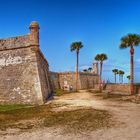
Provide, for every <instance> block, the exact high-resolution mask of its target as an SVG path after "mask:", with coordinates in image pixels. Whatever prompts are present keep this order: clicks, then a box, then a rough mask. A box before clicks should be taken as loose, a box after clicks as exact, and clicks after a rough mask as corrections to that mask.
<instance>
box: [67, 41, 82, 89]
mask: <svg viewBox="0 0 140 140" xmlns="http://www.w3.org/2000/svg"><path fill="white" fill-rule="evenodd" d="M81 48H83V44H82V42H73V43H72V44H71V46H70V50H71V52H73V51H76V91H77V83H78V73H79V71H78V66H79V51H80V49H81Z"/></svg>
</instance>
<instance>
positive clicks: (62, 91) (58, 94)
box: [54, 89, 78, 96]
mask: <svg viewBox="0 0 140 140" xmlns="http://www.w3.org/2000/svg"><path fill="white" fill-rule="evenodd" d="M75 92H78V91H66V90H62V89H56V90H55V91H54V93H55V94H54V95H55V96H61V95H64V94H69V93H75Z"/></svg>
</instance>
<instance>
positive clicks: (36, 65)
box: [0, 22, 51, 104]
mask: <svg viewBox="0 0 140 140" xmlns="http://www.w3.org/2000/svg"><path fill="white" fill-rule="evenodd" d="M38 35H39V25H38V24H37V23H36V22H33V23H32V24H31V25H30V34H29V35H25V36H19V37H12V38H8V39H1V40H0V74H1V76H0V78H1V80H0V104H43V103H45V102H46V101H47V99H48V98H49V96H51V84H50V77H49V65H48V62H47V60H46V59H45V58H44V56H43V54H42V53H41V51H40V49H39V36H38ZM36 39H38V40H36Z"/></svg>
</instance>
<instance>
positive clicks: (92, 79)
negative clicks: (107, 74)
mask: <svg viewBox="0 0 140 140" xmlns="http://www.w3.org/2000/svg"><path fill="white" fill-rule="evenodd" d="M50 75H51V80H52V85H53V87H54V89H56V88H61V89H64V90H70V88H72V89H73V90H75V89H76V86H75V85H76V79H75V78H76V73H75V72H61V73H50ZM98 83H99V76H98V75H97V74H93V73H82V72H80V73H79V75H78V84H77V86H78V88H77V89H89V88H97V87H98V86H97V85H98Z"/></svg>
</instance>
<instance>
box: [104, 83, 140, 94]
mask: <svg viewBox="0 0 140 140" xmlns="http://www.w3.org/2000/svg"><path fill="white" fill-rule="evenodd" d="M105 90H109V91H112V92H122V93H123V92H124V93H130V84H107V85H106V87H105ZM134 90H135V93H136V94H140V85H139V84H135V85H134Z"/></svg>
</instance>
